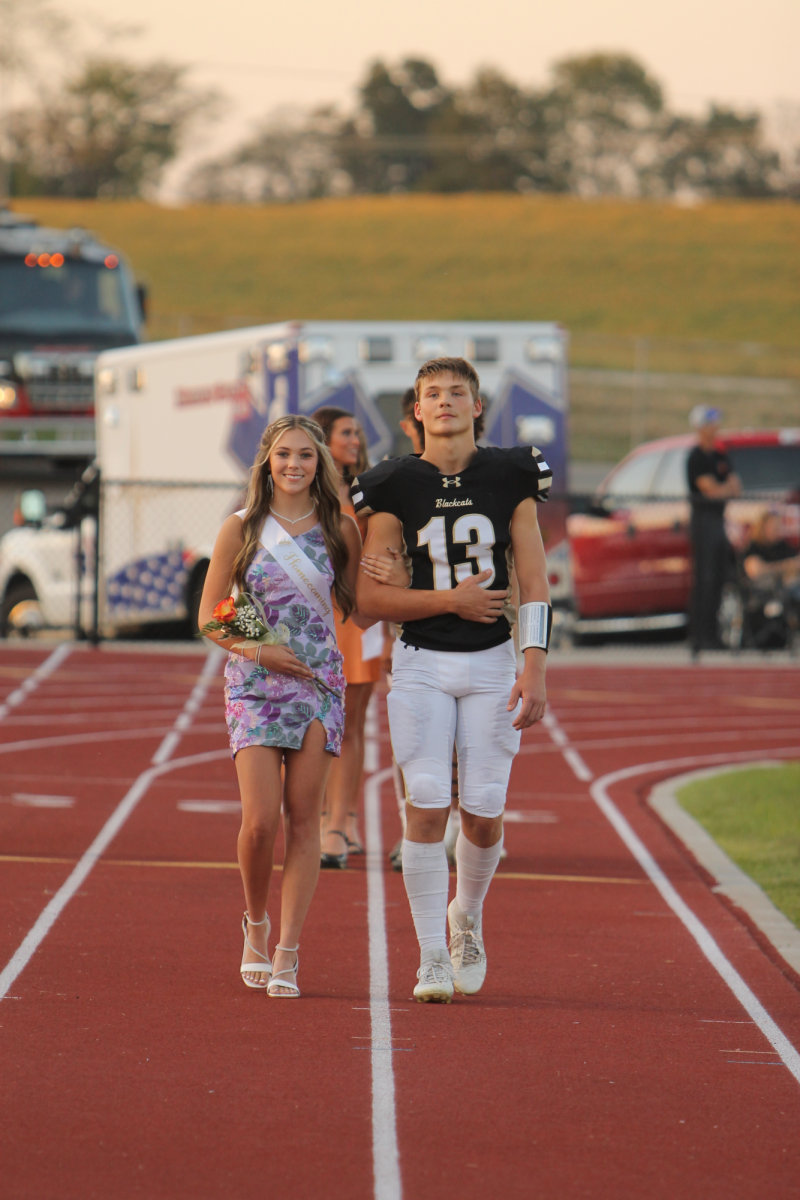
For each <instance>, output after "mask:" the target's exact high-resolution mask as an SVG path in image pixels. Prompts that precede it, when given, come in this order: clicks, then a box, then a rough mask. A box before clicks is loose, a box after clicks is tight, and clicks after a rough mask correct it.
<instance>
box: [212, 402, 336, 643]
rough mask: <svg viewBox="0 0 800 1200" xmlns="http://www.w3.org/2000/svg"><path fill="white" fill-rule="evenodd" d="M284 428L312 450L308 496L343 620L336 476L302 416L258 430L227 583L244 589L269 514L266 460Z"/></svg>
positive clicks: (312, 425)
mask: <svg viewBox="0 0 800 1200" xmlns="http://www.w3.org/2000/svg"><path fill="white" fill-rule="evenodd" d="M290 429H300V430H302V432H303V433H304V434H305V435H306V436H307V437H308V440H309V441H310V442H311V444H312V446H313V447H314V449H315V450H316V452H317V470H316V473H315V475H314V479H313V481H312V483H311V498H312V500H313V501H314V502H315V504H316V506H317V516H318V517H319V523H320V525H321V526H322V536H323V537H324V539H325V548H326V550H327V551H328V557H329V558H330V560H331V565H332V566H333V588H332V591H333V598H334V600H335V601H336V606H337V608H338V609H339V611H340V613H341V614H342V617H343V618H344V620H347V618H348V617H349V616H350V613H351V612H352V611H353V609H354V608H355V597H354V596H353V591H352V588H351V587H350V585H349V584H348V582H347V574H346V572H347V562H348V558H349V555H348V552H347V544H346V542H345V540H344V537H343V536H342V531H341V529H340V521H341V506H340V504H339V474H338V472H337V470H336V467H335V465H334V462H333V459H332V458H331V452H330V450H329V449H328V447H327V446H326V445H325V442H324V441H323V438H322V430H321V429H320V427H319V425H317V423H316V421H312V420H310V419H309V418H308V417H301V416H295V415H293V414H291V415H289V416H286V417H279V418H278V420H277V421H273V422H272V424H271V425H268V426H267V428H266V429H265V430H264V433H263V434H262V437H261V445H260V446H259V448H258V453H257V454H256V457H255V462H254V463H253V466H252V468H251V470H250V483H249V485H248V488H247V502H246V504H245V514H244V517H243V518H242V532H243V535H244V544H243V545H242V548H241V550H240V551H239V553H238V554H237V555H236V558H235V560H234V563H233V569H232V572H231V582H232V583H233V584H235V585H236V587H238V588H239V590H240V591H246V590H247V585H246V582H245V575H246V574H247V568H248V567H249V566H250V563H251V562H252V561H253V558H254V556H255V553H256V550H257V549H258V540H259V534H260V533H261V530H262V527H263V525H264V522H265V521H266V519H267V517H268V515H269V508H270V504H271V502H272V498H273V495H274V489H273V486H272V473H271V471H270V467H269V456H270V454H271V453H272V451H273V449H274V448H275V446H276V445H277V443H278V442H279V441H280V439H281V438H282V437H283V435H284V434H285V433H288V431H289V430H290Z"/></svg>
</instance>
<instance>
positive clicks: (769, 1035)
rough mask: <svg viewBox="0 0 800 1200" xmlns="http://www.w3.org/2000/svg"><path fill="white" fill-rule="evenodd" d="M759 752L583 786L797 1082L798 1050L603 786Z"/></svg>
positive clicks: (638, 770)
mask: <svg viewBox="0 0 800 1200" xmlns="http://www.w3.org/2000/svg"><path fill="white" fill-rule="evenodd" d="M770 753H771V754H776V753H777V754H783V755H787V756H788V755H789V754H796V755H800V746H793V747H790V748H785V749H782V750H779V751H774V750H771V751H770ZM763 755H764V751H763V749H762V750H760V751H759V754H758V756H757V755H756V754H754V753H752V752H751V753H749V754H748V753H747V752H746V751H745V752H743V753H740V754H703V755H694V756H691V757H685V758H675V759H664V760H662V761H660V762H651V763H638V764H637V765H636V766H633V767H622V768H621V769H620V770H618V771H609V772H608V774H606V775H602V776H601V777H600V778H599V779H595V781H594V782H593V783H592V784H591V786H590V788H589V791H590V793H591V795H592V799H593V800H594V802H595V803H596V804H597V806H598V808H599V809H600V811H601V812H602V813H603V815H604V816H605V818H606V819H607V820H608V821H609V822H610V824H611V825H612V826H613V828H614V829H615V830H616V832H617V833H618V835H619V836H620V838H621V839H622V841H623V842H624V843H625V845H626V846H627V848H628V850H630V852H631V854H632V855H633V857H634V858H635V859H636V861H637V862H638V864H639V866H640V867H641V868H642V870H643V871H644V872H645V874H646V875H647V876H648V878H649V879H650V881H651V882H652V883H653V884H654V885H655V887H656V888H657V889H658V891H659V892H660V893H661V897H662V899H663V900H664V902H665V903H666V904H667V905H668V906H669V907H670V908H671V909H672V911H673V912H674V913H675V916H676V917H677V918H678V920H679V921H680V922H681V923H682V924H683V926H684V927H685V929H686V930H687V931H688V933H689V934H691V936H692V937H693V938H694V940H695V942H696V943H697V945H698V946H699V947H700V950H701V951H702V952H703V954H704V955H705V957H706V958H707V959H708V961H709V963H710V964H711V966H712V967H713V968H714V970H715V971H716V972H717V973H718V974H719V975H720V977H721V978H722V979H723V980H724V982H725V983H726V984H727V985H728V987H729V988H730V990H731V991H732V992H733V994H734V996H735V997H736V999H737V1000H738V1001H739V1003H740V1004H741V1005H742V1007H743V1008H744V1010H745V1012H746V1013H747V1014H748V1016H749V1017H750V1018H751V1020H753V1021H754V1022H755V1024H756V1025H757V1026H758V1028H759V1029H760V1030H761V1032H762V1033H763V1035H764V1037H765V1038H766V1039H767V1041H768V1042H769V1043H770V1045H771V1046H772V1047H773V1048H774V1050H775V1052H776V1054H778V1055H779V1056H780V1058H781V1059H782V1061H783V1063H784V1064H785V1066H787V1067H788V1068H789V1070H790V1071H791V1073H792V1075H794V1077H795V1079H796V1080H797V1082H798V1083H800V1053H798V1051H797V1050H796V1049H795V1047H794V1046H793V1045H792V1043H791V1042H790V1041H789V1039H788V1038H787V1037H786V1035H785V1034H784V1033H783V1031H782V1030H781V1029H780V1028H779V1026H778V1025H777V1023H776V1022H775V1021H774V1020H773V1018H772V1017H771V1016H770V1015H769V1013H768V1012H767V1010H766V1009H765V1008H764V1006H763V1004H762V1003H761V1001H760V1000H759V999H758V997H757V996H756V994H755V993H754V992H753V991H752V990H751V989H750V987H749V986H748V985H747V984H746V983H745V981H744V979H743V978H742V976H741V975H740V974H739V972H738V971H737V970H736V968H735V967H734V965H733V963H732V962H731V961H730V960H729V959H728V958H727V957H726V955H725V954H724V953H723V951H722V950H721V948H720V946H719V945H718V943H717V941H716V940H715V938H714V937H713V936H712V935H711V933H710V932H709V931H708V929H707V928H706V927H705V925H704V924H703V922H702V921H701V920H700V918H699V917H698V916H696V915H695V913H694V912H693V911H692V909H691V908H689V905H688V904H687V903H686V902H685V900H683V899H682V897H681V896H680V895H679V893H678V891H677V889H676V888H675V886H674V884H672V883H671V882H670V880H669V879H668V878H667V876H666V874H665V873H664V871H663V870H662V869H661V867H660V866H659V865H658V863H657V862H656V860H655V858H654V857H653V855H652V854H651V853H650V851H649V850H648V849H647V847H646V846H645V844H644V842H643V841H642V840H641V838H640V837H639V836H638V834H637V833H635V832H634V830H633V828H632V826H631V825H630V824H629V822H628V821H627V820H626V818H625V817H624V816H623V815H622V813H621V812H620V810H619V809H618V808H617V806H616V804H615V803H614V801H613V800H612V799H611V797H610V795H609V789H610V788H612V787H613V786H614V785H615V784H617V783H621V782H622V781H623V780H626V779H632V778H635V777H636V776H637V775H650V774H659V773H661V772H664V771H669V772H675V773H677V772H678V771H680V770H683V769H684V768H687V767H699V766H713V765H716V764H720V765H723V764H725V763H729V762H731V760H736V761H738V762H742V761H747V760H748V759H755V758H756V757H760V758H763Z"/></svg>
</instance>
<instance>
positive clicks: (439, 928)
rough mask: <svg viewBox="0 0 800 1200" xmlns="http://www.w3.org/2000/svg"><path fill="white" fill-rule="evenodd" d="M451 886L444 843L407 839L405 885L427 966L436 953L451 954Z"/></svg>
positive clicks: (404, 844)
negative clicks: (449, 895)
mask: <svg viewBox="0 0 800 1200" xmlns="http://www.w3.org/2000/svg"><path fill="white" fill-rule="evenodd" d="M449 882H450V879H449V872H448V870H447V854H446V853H445V849H444V842H409V841H408V839H406V838H404V839H403V883H404V884H405V888H406V892H407V894H408V902H409V904H410V905H411V916H412V917H413V918H414V928H415V929H416V931H417V941H418V942H419V948H420V955H421V958H422V961H423V962H425V960H426V959H429V958H431V957H432V956H433V951H435V950H444V952H445V954H446V953H447V885H448V883H449Z"/></svg>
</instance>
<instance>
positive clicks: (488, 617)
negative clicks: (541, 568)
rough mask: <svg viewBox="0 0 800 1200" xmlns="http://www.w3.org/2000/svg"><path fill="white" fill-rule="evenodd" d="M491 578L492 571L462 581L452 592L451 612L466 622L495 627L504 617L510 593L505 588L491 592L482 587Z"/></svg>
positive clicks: (482, 572) (481, 572)
mask: <svg viewBox="0 0 800 1200" xmlns="http://www.w3.org/2000/svg"><path fill="white" fill-rule="evenodd" d="M491 577H492V572H491V571H480V572H479V573H478V574H477V575H470V577H469V578H468V579H462V580H461V583H459V584H458V586H457V587H456V588H455V589H454V590H453V592H452V597H453V599H452V603H451V606H450V611H451V612H454V613H455V614H456V616H457V617H462V618H463V619H464V620H465V621H477V622H479V624H481V625H493V624H494V622H495V621H496V620H497V618H498V617H500V616H502V613H503V604H504V602H505V599H506V596H507V595H508V592H507V591H506V589H505V588H504V589H503V590H502V591H494V592H490V591H488V589H487V588H482V587H481V586H480V585H481V583H484V582H485V581H486V580H487V579H491Z"/></svg>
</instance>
